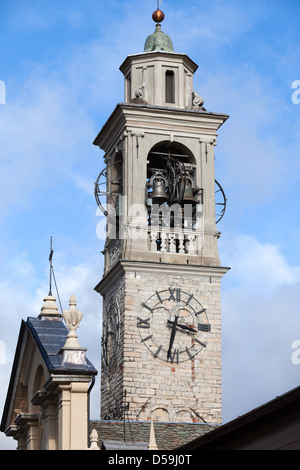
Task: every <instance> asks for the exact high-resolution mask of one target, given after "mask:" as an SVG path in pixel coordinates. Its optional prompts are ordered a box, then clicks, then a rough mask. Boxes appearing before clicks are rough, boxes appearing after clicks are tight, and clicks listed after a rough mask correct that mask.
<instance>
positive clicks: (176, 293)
mask: <svg viewBox="0 0 300 470" xmlns="http://www.w3.org/2000/svg"><path fill="white" fill-rule="evenodd" d="M169 292H170V297H169V301H170V300H174V302H180V289H178V288H176V287H175V288H174V289H171V287H169Z"/></svg>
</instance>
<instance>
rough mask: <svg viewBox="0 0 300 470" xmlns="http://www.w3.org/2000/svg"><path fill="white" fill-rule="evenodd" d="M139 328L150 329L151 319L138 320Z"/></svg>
mask: <svg viewBox="0 0 300 470" xmlns="http://www.w3.org/2000/svg"><path fill="white" fill-rule="evenodd" d="M136 326H137V327H138V328H150V318H146V319H145V320H143V319H142V318H139V317H138V318H137V325H136Z"/></svg>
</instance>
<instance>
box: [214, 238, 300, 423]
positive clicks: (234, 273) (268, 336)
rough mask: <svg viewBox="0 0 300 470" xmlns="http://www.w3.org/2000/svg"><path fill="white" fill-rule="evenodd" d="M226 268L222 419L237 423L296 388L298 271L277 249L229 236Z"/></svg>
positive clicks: (224, 247) (224, 251)
mask: <svg viewBox="0 0 300 470" xmlns="http://www.w3.org/2000/svg"><path fill="white" fill-rule="evenodd" d="M221 254H222V261H223V264H224V263H225V264H226V265H227V264H229V265H230V266H231V268H232V269H231V271H230V272H229V273H227V275H226V276H227V278H226V277H225V278H224V279H223V292H222V328H223V377H224V380H223V387H224V390H223V396H224V413H223V415H224V419H225V420H226V421H227V420H228V419H233V418H235V417H236V416H237V415H238V414H243V413H245V412H247V411H250V410H251V409H253V408H254V407H256V406H260V405H262V404H263V403H265V402H266V401H268V400H271V399H273V398H275V397H276V396H277V395H280V394H282V393H285V392H287V391H289V390H290V389H291V388H293V387H295V386H297V385H298V377H299V368H298V369H297V366H296V365H295V364H293V362H292V353H293V350H292V343H293V342H294V341H295V340H297V339H299V338H298V337H300V334H299V331H300V330H299V323H300V322H299V315H300V307H299V306H298V300H297V299H298V293H299V287H300V267H299V266H291V265H289V263H288V262H287V260H286V259H285V257H284V256H283V255H282V253H281V252H280V249H279V247H277V246H272V245H270V244H262V243H260V242H259V241H258V240H257V239H255V238H254V237H250V236H241V235H234V234H228V235H227V236H226V237H224V238H223V241H222V243H221Z"/></svg>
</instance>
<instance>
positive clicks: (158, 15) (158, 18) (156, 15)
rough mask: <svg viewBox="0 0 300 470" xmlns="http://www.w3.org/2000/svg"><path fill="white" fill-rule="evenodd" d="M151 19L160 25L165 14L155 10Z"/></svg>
mask: <svg viewBox="0 0 300 470" xmlns="http://www.w3.org/2000/svg"><path fill="white" fill-rule="evenodd" d="M152 19H153V21H155V23H161V22H162V21H163V20H164V19H165V14H164V13H163V12H162V11H161V10H159V9H157V10H155V12H154V13H153V15H152Z"/></svg>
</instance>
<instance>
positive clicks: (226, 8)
mask: <svg viewBox="0 0 300 470" xmlns="http://www.w3.org/2000/svg"><path fill="white" fill-rule="evenodd" d="M155 9H156V2H155V1H154V0H153V1H150V0H147V1H146V0H139V1H138V2H137V1H134V0H132V1H126V0H125V1H122V2H121V1H119V0H115V1H110V2H104V1H102V0H90V1H89V2H86V1H83V0H64V1H63V2H61V1H58V0H52V1H51V2H49V1H47V0H26V2H25V1H22V0H9V1H8V0H0V13H1V14H0V18H1V19H0V41H1V46H2V47H1V59H0V64H1V67H0V80H2V81H4V83H5V86H6V103H5V104H0V170H1V171H0V187H1V198H0V237H1V242H0V259H1V272H0V295H1V313H0V315H1V332H0V342H1V345H2V349H3V345H4V346H5V357H3V355H2V359H1V360H0V408H1V409H2V408H3V404H4V399H5V394H6V390H7V385H8V380H9V376H10V370H11V365H12V360H13V356H14V350H15V346H16V341H17V335H18V332H19V327H20V322H21V319H22V318H27V316H37V315H38V313H39V311H40V308H41V306H42V301H43V297H44V296H45V295H46V294H47V293H48V277H49V274H48V271H49V269H48V256H49V243H50V237H51V236H52V237H53V247H54V268H55V274H56V279H57V282H58V286H59V291H60V296H61V299H62V303H63V307H65V306H67V305H68V300H69V297H70V296H71V294H73V293H74V294H75V295H76V297H77V300H78V308H79V309H80V310H81V311H82V312H83V314H84V317H83V321H82V324H81V326H80V329H79V331H78V333H79V339H80V343H81V344H82V345H84V346H86V347H88V356H89V358H90V359H91V360H92V362H93V363H94V365H95V366H96V367H97V368H99V367H100V360H99V357H100V347H99V346H100V339H99V338H100V319H101V317H100V313H101V299H100V297H99V296H98V295H97V294H96V293H95V292H94V290H93V289H94V286H95V285H96V284H97V282H98V281H99V280H100V278H101V276H102V266H103V260H102V255H101V250H102V247H103V241H102V240H99V239H98V238H97V235H96V226H97V223H98V222H99V220H100V218H99V215H97V212H96V210H97V207H96V203H95V201H94V198H93V185H94V181H95V180H96V178H97V176H98V174H99V172H100V170H101V169H102V166H103V162H102V153H101V151H100V150H99V149H97V148H96V147H94V146H93V145H92V142H93V140H94V138H95V137H96V135H97V133H98V132H99V130H100V129H101V127H102V125H103V124H104V123H105V121H106V120H107V118H108V117H109V115H110V113H111V112H112V111H113V109H114V108H115V105H116V104H117V103H118V102H121V101H123V96H124V93H123V76H122V74H121V72H120V71H119V66H120V65H121V63H122V62H123V61H124V59H125V58H126V57H127V55H129V54H134V53H138V52H142V51H143V48H144V42H145V40H146V37H147V36H148V35H149V34H151V33H152V32H153V31H154V23H153V21H152V19H151V15H152V12H153V11H154V10H155ZM162 9H163V11H164V12H165V15H166V19H165V21H164V23H163V31H165V32H166V33H168V34H169V35H170V36H171V38H172V40H173V43H174V49H175V51H176V52H182V53H186V54H187V55H188V56H189V57H190V58H191V59H192V60H194V61H195V62H196V63H197V64H198V65H199V69H198V71H197V72H196V75H195V78H194V88H195V89H196V90H197V91H198V93H199V94H200V95H201V96H203V97H204V100H205V105H204V106H205V107H206V109H207V110H208V111H216V112H222V113H226V114H229V115H230V119H229V120H228V121H227V122H226V123H225V125H224V126H223V127H222V128H221V129H220V131H219V138H218V146H217V147H216V149H215V152H216V178H217V179H218V181H219V182H220V183H221V184H222V186H223V188H224V190H225V192H226V196H227V199H228V205H227V211H226V216H225V217H224V218H223V219H222V221H221V222H220V225H219V229H220V231H221V232H222V236H221V239H220V256H221V259H222V264H223V265H225V266H230V267H231V271H230V272H229V273H228V274H227V275H226V276H225V278H224V280H223V284H222V286H223V287H222V316H223V317H222V328H223V416H224V421H225V422H226V421H228V420H230V419H233V418H235V417H236V416H238V415H241V414H243V413H245V412H247V411H249V410H251V409H253V408H254V407H255V406H259V405H261V404H263V403H265V402H266V401H268V400H270V399H272V398H274V397H275V396H277V395H280V394H282V393H285V392H286V391H288V390H290V389H291V388H293V387H295V386H298V385H299V379H298V377H299V371H300V364H299V365H297V364H294V363H293V362H292V359H291V358H292V353H293V349H292V343H293V342H294V341H296V340H300V307H299V292H300V289H299V286H300V284H299V283H300V248H299V231H300V224H299V221H298V219H299V215H298V212H299V207H300V196H299V180H300V177H299V174H300V171H299V170H300V159H299V153H300V137H299V129H300V105H297V104H294V103H293V102H292V94H293V92H294V91H295V90H294V89H292V83H293V82H294V81H295V80H300V70H299V42H300V32H299V22H298V18H299V14H300V4H299V2H298V1H297V0H285V1H283V0H272V1H271V0H253V1H251V2H242V1H241V0H227V1H226V2H224V1H219V0H211V1H210V2H204V1H202V0H197V1H194V0H187V1H185V2H182V1H177V0H173V1H171V0H164V1H163V5H162ZM299 356H300V355H299ZM98 400H99V383H98V384H97V385H96V388H95V390H94V396H93V406H92V417H93V418H98V408H99V407H98ZM11 445H12V443H11V442H10V440H8V439H6V438H5V437H3V435H1V438H0V448H6V446H11Z"/></svg>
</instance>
